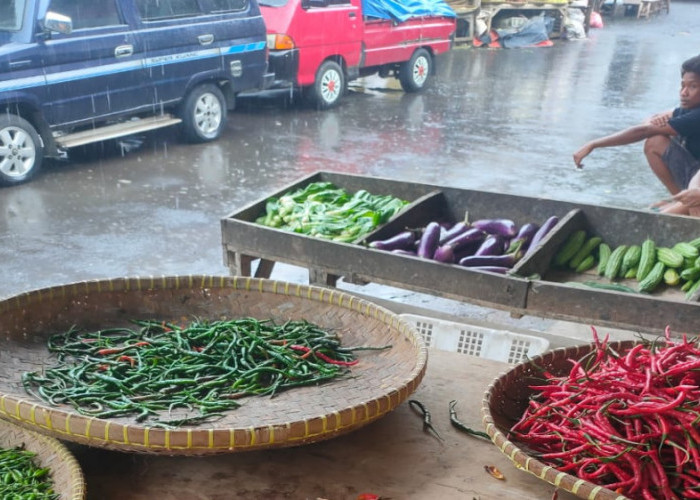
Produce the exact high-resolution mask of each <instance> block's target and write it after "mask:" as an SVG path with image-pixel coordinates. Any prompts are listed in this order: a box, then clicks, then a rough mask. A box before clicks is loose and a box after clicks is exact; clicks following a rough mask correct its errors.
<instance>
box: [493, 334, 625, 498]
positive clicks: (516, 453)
mask: <svg viewBox="0 0 700 500" xmlns="http://www.w3.org/2000/svg"><path fill="white" fill-rule="evenodd" d="M636 343H637V341H636V340H621V341H610V342H608V345H610V346H612V347H613V348H626V347H631V346H633V345H635V344H636ZM594 347H595V344H594V343H592V342H591V343H586V344H580V345H576V346H569V347H559V348H557V349H552V350H550V351H547V352H545V353H542V354H540V355H538V356H535V357H533V358H532V359H530V360H528V361H524V362H522V363H518V364H517V365H514V366H512V367H510V368H509V369H508V370H505V371H503V372H502V373H500V374H499V375H498V376H497V377H496V378H495V379H494V380H493V381H491V383H490V384H489V386H488V387H487V388H486V391H485V392H484V396H483V398H482V400H481V422H482V425H483V426H484V428H485V430H486V433H487V434H488V435H489V436H490V438H491V441H492V442H493V444H495V445H496V447H497V448H498V449H499V450H500V451H501V453H503V454H504V455H506V456H507V457H508V458H509V459H510V461H511V462H512V463H513V465H514V466H515V467H516V468H518V469H521V470H524V471H526V472H528V473H530V474H532V475H534V476H535V477H537V478H539V479H541V480H543V481H546V482H547V483H549V484H551V485H553V486H556V487H557V488H560V489H563V490H565V491H568V492H570V493H573V494H574V495H576V496H578V497H579V498H584V499H587V500H629V498H628V497H627V496H625V495H622V494H620V493H616V492H614V491H612V490H610V489H608V488H605V487H604V486H600V485H597V484H594V483H591V482H590V481H587V480H585V479H581V478H579V477H577V476H574V475H572V474H569V473H567V472H561V471H559V470H557V469H556V468H555V467H553V466H550V465H546V464H545V463H544V462H542V461H540V460H538V459H536V458H534V457H532V456H531V455H529V454H528V453H526V452H525V451H523V450H522V449H521V448H520V447H519V446H518V444H516V443H514V442H513V441H511V440H510V439H508V437H507V436H506V434H505V433H504V432H502V431H501V430H500V429H499V428H498V427H497V426H496V423H495V421H494V419H493V416H492V414H491V398H492V396H493V392H494V390H495V388H496V387H497V385H499V384H500V383H501V382H502V380H503V379H504V378H505V377H506V376H508V375H509V374H512V373H519V372H520V371H523V370H525V368H526V367H528V366H533V365H536V364H538V363H542V362H544V361H546V360H547V359H548V358H561V357H563V358H567V359H568V358H571V357H572V356H575V355H580V354H585V353H586V352H590V351H591V350H592V349H593V348H594Z"/></svg>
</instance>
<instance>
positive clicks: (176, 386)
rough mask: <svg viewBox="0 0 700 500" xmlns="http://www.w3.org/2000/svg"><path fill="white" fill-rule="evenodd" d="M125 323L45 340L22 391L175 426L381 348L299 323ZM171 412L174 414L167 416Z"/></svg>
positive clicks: (87, 411)
mask: <svg viewBox="0 0 700 500" xmlns="http://www.w3.org/2000/svg"><path fill="white" fill-rule="evenodd" d="M133 324H135V325H136V326H137V328H135V329H132V328H112V329H104V330H100V331H97V332H83V331H79V330H77V329H71V330H69V331H67V332H64V333H60V334H56V335H53V336H51V337H50V338H49V341H48V348H49V351H50V352H52V353H55V354H56V356H57V364H56V365H55V366H53V367H51V368H48V369H45V370H44V371H43V372H41V373H39V372H27V373H24V374H23V376H22V381H23V384H24V388H25V390H26V391H27V392H29V393H30V394H32V395H34V396H36V397H39V398H41V399H43V400H44V401H46V402H48V403H49V404H51V405H61V404H68V405H71V406H73V407H74V408H75V409H76V410H77V411H78V412H79V413H81V414H83V415H87V416H93V417H98V418H105V417H121V416H131V417H133V418H135V419H136V421H138V422H141V421H145V420H149V421H150V422H152V424H153V425H154V426H163V427H178V426H181V425H192V424H197V423H199V422H202V421H206V420H209V419H211V418H213V417H216V416H221V412H224V411H227V410H231V409H234V408H236V407H238V406H240V404H239V403H238V402H237V400H238V399H239V398H242V397H245V396H252V395H269V396H274V395H275V394H277V393H278V392H280V391H283V390H285V389H290V388H293V387H299V386H307V385H316V384H319V383H322V382H326V381H330V380H331V379H334V378H336V377H339V376H344V375H346V374H348V373H349V367H350V366H352V365H354V364H356V363H357V362H358V359H357V358H356V357H355V355H354V351H357V350H367V349H383V347H380V348H374V347H368V346H367V347H364V346H357V347H343V346H341V342H340V338H339V336H338V335H336V334H333V333H330V332H327V331H325V330H323V329H321V328H320V327H318V326H316V325H314V324H313V323H310V322H307V321H288V322H286V323H284V324H282V325H276V324H275V323H274V322H272V321H271V320H262V321H261V320H257V319H253V318H242V319H235V320H226V321H211V322H210V321H193V322H191V323H189V324H188V325H186V326H182V327H180V326H177V325H175V324H172V323H165V322H162V321H161V322H158V321H133ZM387 347H388V346H387ZM176 409H178V410H179V413H178V415H177V417H178V418H175V416H173V415H172V412H173V411H174V410H176ZM166 412H167V415H169V416H168V417H167V419H164V418H163V417H162V416H161V415H162V414H163V413H166ZM183 412H184V413H185V416H180V414H182V413H183Z"/></svg>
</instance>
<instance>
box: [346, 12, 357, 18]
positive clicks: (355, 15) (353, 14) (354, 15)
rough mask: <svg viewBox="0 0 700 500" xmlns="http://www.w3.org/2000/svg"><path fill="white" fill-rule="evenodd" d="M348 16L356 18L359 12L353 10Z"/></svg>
mask: <svg viewBox="0 0 700 500" xmlns="http://www.w3.org/2000/svg"><path fill="white" fill-rule="evenodd" d="M348 17H351V18H353V19H354V18H356V17H357V14H355V13H354V12H351V13H350V14H348Z"/></svg>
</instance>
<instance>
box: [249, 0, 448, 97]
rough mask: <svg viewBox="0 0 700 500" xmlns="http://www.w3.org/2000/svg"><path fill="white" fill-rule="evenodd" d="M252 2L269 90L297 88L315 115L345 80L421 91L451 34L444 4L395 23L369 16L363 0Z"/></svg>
mask: <svg viewBox="0 0 700 500" xmlns="http://www.w3.org/2000/svg"><path fill="white" fill-rule="evenodd" d="M259 1H260V8H261V11H262V14H263V17H264V18H265V23H266V25H267V46H268V49H269V50H270V54H269V57H270V69H271V71H272V72H273V73H274V74H275V82H274V85H273V86H274V87H290V86H291V87H293V88H296V89H298V90H300V91H301V92H302V93H303V94H304V95H305V96H306V97H307V98H308V99H309V100H310V101H311V102H312V103H313V104H315V105H316V106H317V107H318V108H321V109H324V108H330V107H333V106H335V105H337V104H338V102H339V101H340V98H341V96H342V95H343V93H344V91H345V88H346V85H347V82H348V81H350V80H353V79H356V78H359V77H361V76H367V75H371V74H375V73H378V74H379V75H381V76H383V77H389V76H393V77H396V78H398V79H399V81H400V83H401V86H402V88H403V89H404V90H405V91H407V92H417V91H420V90H422V89H424V88H426V87H427V86H428V84H429V78H430V77H431V75H433V74H434V73H435V58H436V56H438V55H439V54H443V53H445V52H447V51H449V50H450V49H451V47H452V42H453V38H454V33H455V28H456V24H455V17H454V12H453V11H452V10H451V9H450V8H449V6H447V5H446V4H445V8H444V10H442V11H440V12H438V13H421V14H417V15H411V16H406V17H403V18H399V19H397V18H396V17H393V16H392V15H391V14H387V15H384V13H383V12H379V11H378V10H372V11H368V10H367V8H366V5H365V1H366V0H259ZM414 4H415V3H414Z"/></svg>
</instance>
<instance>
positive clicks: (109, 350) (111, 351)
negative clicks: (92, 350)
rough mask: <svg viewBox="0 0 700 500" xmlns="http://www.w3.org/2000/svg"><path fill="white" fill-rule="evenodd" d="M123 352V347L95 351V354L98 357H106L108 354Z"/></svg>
mask: <svg viewBox="0 0 700 500" xmlns="http://www.w3.org/2000/svg"><path fill="white" fill-rule="evenodd" d="M123 350H124V348H123V347H111V348H108V349H100V350H99V351H97V354H99V355H100V356H107V355H109V354H117V353H120V352H122V351H123Z"/></svg>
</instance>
